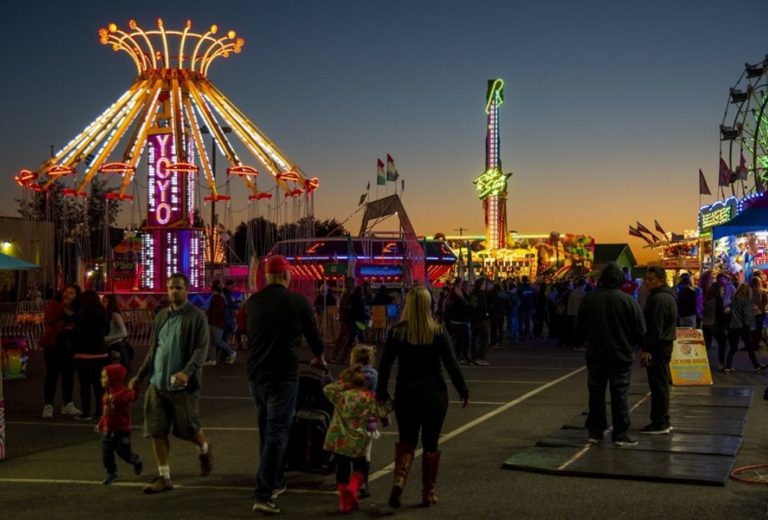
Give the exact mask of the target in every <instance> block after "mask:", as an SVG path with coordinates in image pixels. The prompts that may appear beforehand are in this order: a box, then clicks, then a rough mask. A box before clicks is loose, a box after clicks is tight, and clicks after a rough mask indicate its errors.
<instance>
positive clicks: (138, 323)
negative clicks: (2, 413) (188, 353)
mask: <svg viewBox="0 0 768 520" xmlns="http://www.w3.org/2000/svg"><path fill="white" fill-rule="evenodd" d="M47 305H48V302H46V301H43V300H40V301H25V302H15V303H0V336H3V337H8V336H22V337H25V338H27V341H28V345H29V348H30V349H32V350H34V349H37V348H39V342H40V338H41V337H42V335H43V329H44V328H45V319H44V318H45V308H46V307H47ZM377 307H379V306H373V307H371V308H370V309H369V311H370V315H371V316H372V317H375V318H374V319H372V322H371V323H369V328H368V330H367V331H366V336H367V340H369V341H372V342H374V343H383V341H384V340H385V339H386V337H387V332H388V331H389V328H390V327H391V326H392V324H393V323H394V322H395V321H396V317H397V309H393V308H391V307H390V308H389V309H387V308H386V306H381V308H379V309H377ZM317 311H318V316H317V318H318V325H319V327H320V332H321V334H322V337H323V340H324V343H325V344H326V345H331V344H335V343H336V342H337V341H338V339H339V334H340V333H341V323H340V316H339V309H338V307H326V308H325V309H317ZM121 314H122V315H123V321H125V327H126V328H127V329H128V341H130V343H131V345H133V346H134V347H144V346H147V345H148V343H149V337H150V334H151V333H152V323H153V320H154V316H155V315H154V312H153V311H152V310H149V309H124V310H121Z"/></svg>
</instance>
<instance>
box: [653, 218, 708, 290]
mask: <svg viewBox="0 0 768 520" xmlns="http://www.w3.org/2000/svg"><path fill="white" fill-rule="evenodd" d="M700 245H701V242H700V238H699V233H698V232H696V231H686V232H685V233H684V234H683V235H677V234H675V233H672V235H671V239H670V240H667V241H663V242H657V243H653V244H651V245H648V246H645V247H647V248H651V249H653V250H654V251H655V252H656V253H657V254H658V255H659V256H660V257H661V262H660V264H659V265H660V267H662V268H663V269H664V271H665V273H666V275H667V284H668V285H670V286H672V285H675V284H676V283H677V281H678V280H679V279H680V276H681V275H683V274H690V275H691V276H692V277H693V279H694V280H698V279H699V275H700V271H701V258H700Z"/></svg>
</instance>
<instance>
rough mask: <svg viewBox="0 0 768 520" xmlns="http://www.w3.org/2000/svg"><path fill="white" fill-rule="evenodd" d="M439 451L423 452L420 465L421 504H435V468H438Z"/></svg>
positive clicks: (423, 505)
mask: <svg viewBox="0 0 768 520" xmlns="http://www.w3.org/2000/svg"><path fill="white" fill-rule="evenodd" d="M441 453H442V452H441V451H439V450H438V451H432V452H426V451H425V452H424V454H423V455H422V457H423V459H422V465H421V506H422V507H429V506H433V505H435V504H437V495H435V483H436V481H437V470H438V469H439V468H440V455H441Z"/></svg>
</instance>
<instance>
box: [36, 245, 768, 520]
mask: <svg viewBox="0 0 768 520" xmlns="http://www.w3.org/2000/svg"><path fill="white" fill-rule="evenodd" d="M264 267H265V272H266V279H267V285H266V286H265V287H264V288H263V289H262V290H260V291H258V292H256V293H254V294H253V295H251V296H250V297H249V298H248V299H247V301H246V302H245V303H244V304H238V302H236V301H235V300H234V298H233V293H232V285H233V284H232V283H230V282H227V283H225V284H224V285H223V286H222V285H221V284H220V283H214V285H213V287H212V296H211V300H210V304H209V306H208V309H207V311H206V312H204V311H202V310H200V309H198V308H197V307H195V306H194V305H192V304H191V303H189V301H188V290H189V282H188V280H187V278H186V277H185V276H184V275H182V274H174V275H172V276H171V277H170V278H169V280H168V286H167V294H168V302H169V305H168V306H167V307H165V308H163V309H160V310H159V311H158V312H157V314H156V316H155V318H154V323H153V329H152V335H151V338H150V344H149V351H148V352H147V355H146V357H145V358H144V360H143V362H142V363H141V364H140V366H139V368H138V369H137V371H136V373H135V375H133V377H131V378H130V381H128V382H127V384H126V378H127V377H128V374H129V373H130V372H131V360H132V348H131V346H130V344H129V343H128V341H127V337H128V334H127V330H126V326H125V322H124V320H123V319H122V316H121V312H120V309H119V306H118V305H117V301H116V299H115V297H114V295H106V296H104V298H102V299H100V298H99V296H98V294H97V293H96V292H95V291H91V290H87V291H80V289H79V287H77V286H75V285H68V286H66V287H65V288H64V290H63V291H60V292H59V293H58V294H57V295H56V297H55V298H54V299H53V300H52V301H51V302H50V304H49V306H48V309H47V310H46V313H45V332H44V334H43V337H42V338H41V345H42V346H43V347H44V349H45V352H44V353H45V363H46V378H45V384H44V408H43V417H44V418H50V417H52V416H53V413H54V408H53V404H54V400H55V394H56V390H57V387H58V385H59V380H60V381H61V388H62V394H63V395H62V403H63V406H62V408H61V413H62V414H65V415H73V416H74V417H75V419H78V420H94V419H95V420H96V426H95V428H94V429H95V430H96V431H97V432H99V433H100V434H101V435H102V461H103V465H104V468H105V471H106V477H105V479H104V483H105V484H110V483H112V482H113V481H114V480H115V479H117V465H116V460H115V454H117V455H118V456H119V457H121V458H122V459H123V460H124V461H126V462H127V463H128V464H129V465H130V466H131V467H132V470H133V472H134V474H136V475H138V474H140V473H141V472H142V471H143V469H144V463H143V461H142V460H141V458H140V457H139V456H138V455H136V454H135V453H134V452H133V451H132V449H131V435H130V431H131V406H132V403H134V402H136V401H137V400H138V399H139V392H140V391H141V393H142V394H143V419H144V435H145V437H147V438H149V439H150V441H151V446H152V450H153V453H154V456H155V461H156V463H157V476H156V477H154V478H153V480H152V481H151V482H150V483H149V484H147V485H146V486H145V487H144V492H145V493H162V492H165V491H169V490H172V489H173V488H174V485H173V482H172V480H171V471H170V446H171V445H170V437H171V436H175V437H177V438H179V439H182V440H185V441H188V442H190V443H192V444H193V445H195V446H196V448H197V450H198V458H199V462H200V472H201V475H202V476H206V475H208V474H210V473H211V471H212V470H213V460H214V453H213V447H212V445H211V442H210V441H209V440H208V438H207V437H206V435H205V433H204V430H203V426H202V421H201V418H200V413H199V399H200V391H201V386H202V370H203V367H204V366H205V365H210V364H213V363H212V361H217V360H222V361H223V363H224V364H227V365H231V364H234V361H235V357H236V355H237V353H236V351H235V350H234V349H232V347H231V346H230V344H231V341H232V340H233V339H235V340H237V342H238V343H242V345H241V347H242V348H247V350H248V360H247V364H246V365H247V369H246V378H247V380H248V384H249V389H250V393H251V395H252V398H253V401H254V404H255V407H256V410H257V420H258V425H259V467H258V471H257V474H256V489H255V491H254V495H253V510H254V511H260V512H263V513H268V514H274V513H279V512H280V508H279V507H278V505H277V503H276V500H277V499H278V497H280V496H281V495H282V493H283V492H284V491H285V490H286V485H285V481H284V471H285V460H286V459H285V457H286V447H287V444H288V439H289V434H290V430H291V427H292V424H293V418H294V413H295V410H296V405H297V395H298V392H299V376H298V374H299V365H300V361H299V359H300V352H301V349H302V343H303V342H304V341H305V342H306V344H307V345H308V346H309V349H310V350H311V352H312V355H313V357H312V360H311V361H310V365H311V366H314V367H316V368H317V369H319V370H322V371H326V372H327V371H328V365H327V363H326V361H325V356H324V345H323V342H322V340H321V336H320V333H319V330H318V325H317V315H316V310H317V304H318V302H317V301H316V302H315V309H313V307H312V306H311V305H310V304H309V302H308V301H307V300H306V299H305V298H304V297H303V296H301V295H299V294H297V293H293V292H291V291H290V290H289V289H288V287H289V285H290V281H291V275H290V264H289V263H288V261H287V260H285V258H283V257H281V256H273V257H271V258H270V259H269V260H268V261H267V262H266V263H265V266H264ZM763 287H765V285H764V280H763V279H762V276H761V275H759V274H757V275H755V276H754V277H752V278H751V280H750V281H749V282H748V283H744V284H741V285H739V286H738V287H735V286H734V284H733V283H732V281H731V279H730V277H728V276H727V275H726V274H724V273H721V274H719V275H717V276H716V277H710V278H707V277H704V279H703V280H701V281H700V288H699V289H698V290H697V289H694V288H693V284H692V281H691V280H690V277H689V276H685V275H684V276H683V277H681V279H680V283H679V284H678V285H677V286H675V287H669V286H668V285H667V283H666V273H665V271H664V270H663V269H661V268H658V267H650V268H648V270H647V273H646V275H645V278H644V280H643V283H642V285H640V284H637V283H634V282H632V281H631V280H629V279H628V278H627V276H626V274H625V273H624V272H623V271H622V270H621V269H619V267H618V266H617V265H616V264H615V263H610V264H608V266H606V267H605V268H604V269H603V270H602V272H601V275H600V278H599V279H598V280H587V279H585V278H578V279H574V280H566V281H559V282H557V283H554V284H547V283H545V282H540V281H539V282H536V283H531V282H530V280H528V279H527V278H526V277H523V278H522V279H521V280H519V281H513V280H506V281H502V282H492V281H490V280H486V279H483V278H481V279H478V280H477V281H475V282H474V283H473V284H472V287H471V288H470V284H469V283H468V282H466V281H463V280H456V281H455V282H452V283H448V284H447V285H446V286H445V287H444V288H443V289H442V290H441V291H440V293H439V294H438V295H437V296H436V297H433V293H432V291H430V290H429V289H428V288H426V287H424V286H421V285H418V284H417V285H415V286H414V287H412V288H411V289H410V290H409V291H408V292H407V294H406V296H405V302H404V305H403V308H402V314H401V317H400V319H399V321H398V322H397V323H396V324H395V325H394V326H393V327H392V328H391V330H390V331H389V333H388V336H387V340H386V342H385V344H384V348H383V352H382V354H381V359H380V364H379V369H378V372H377V370H376V368H375V359H376V356H375V347H374V346H372V345H368V344H366V343H367V342H366V336H365V334H364V332H365V330H366V328H367V325H368V320H369V309H370V305H372V304H377V305H390V304H391V303H392V297H391V296H390V295H389V293H388V292H387V291H386V287H382V288H381V289H380V290H379V291H377V293H376V294H373V293H371V291H370V286H368V287H364V286H357V285H356V284H355V283H354V280H352V281H349V282H347V287H346V290H345V292H344V294H343V295H342V297H341V298H340V302H339V305H340V306H341V308H342V311H341V313H340V316H341V320H342V321H343V322H344V323H345V326H346V329H347V333H346V335H345V336H344V337H343V341H341V342H340V343H339V344H337V349H336V353H335V354H336V357H337V358H339V359H340V360H341V361H342V362H343V364H345V365H346V368H345V369H344V370H342V371H341V373H340V374H339V376H338V378H336V379H335V380H334V379H333V378H329V380H330V382H329V383H328V384H327V385H326V386H325V387H324V389H323V392H324V394H325V395H326V397H327V398H328V399H329V400H330V401H331V402H332V404H333V407H334V413H333V417H332V419H331V422H330V426H329V428H328V431H327V434H326V437H325V442H324V445H323V447H324V449H325V450H327V451H328V452H331V453H333V454H334V459H335V465H336V486H337V493H338V505H337V510H338V512H341V513H347V512H350V511H353V510H355V509H357V508H359V500H360V499H361V498H365V497H367V496H370V493H371V490H370V487H369V485H368V475H369V472H370V458H371V448H372V441H373V440H374V439H376V438H378V432H379V429H380V428H381V427H383V426H386V425H388V423H389V414H390V413H392V412H394V415H395V417H396V418H397V425H398V430H399V440H398V442H397V443H396V444H395V456H394V459H395V460H394V477H393V485H392V487H391V490H390V495H389V500H388V502H389V504H390V506H392V507H393V508H398V507H400V506H401V496H402V492H403V488H404V486H405V484H406V481H407V478H408V475H409V473H410V468H411V466H412V464H413V461H414V458H415V455H416V448H417V446H418V444H419V441H421V445H422V448H423V454H422V501H421V505H422V506H424V507H429V506H432V505H435V504H436V503H437V495H436V492H435V488H436V480H437V474H438V469H439V466H440V460H441V451H440V449H439V438H440V433H441V430H442V426H443V421H444V419H445V416H446V412H447V408H448V389H447V385H446V383H445V380H444V378H443V370H445V371H447V373H448V375H449V377H450V381H451V382H452V383H453V386H454V387H455V389H456V391H457V392H458V394H459V396H460V398H461V399H462V401H463V403H464V406H466V405H467V404H468V402H469V389H468V387H467V385H466V383H465V381H464V378H463V376H462V373H461V369H460V365H461V364H465V365H466V364H473V365H476V366H486V365H488V364H489V363H488V361H487V360H486V356H487V353H488V349H489V348H491V347H493V346H496V345H498V344H500V343H501V342H502V341H504V340H505V338H506V340H508V341H510V342H513V343H514V342H517V341H523V340H527V339H531V338H540V337H542V335H543V334H544V327H545V326H546V327H547V332H548V333H549V336H550V337H551V338H555V339H557V340H558V343H559V344H560V345H563V346H569V347H573V348H576V349H579V350H585V357H586V362H587V369H588V391H589V414H588V417H587V421H586V427H587V431H588V441H589V442H590V443H600V442H602V441H603V438H604V435H605V434H606V432H610V434H611V437H612V441H613V443H614V445H616V446H618V447H627V446H633V445H635V444H637V441H636V440H634V439H632V438H631V437H630V436H629V427H630V419H629V405H628V391H629V385H630V377H631V368H632V364H633V361H634V350H635V349H636V348H637V347H639V349H640V355H639V359H640V363H641V365H642V366H643V367H644V368H645V369H646V373H647V378H648V385H649V388H650V390H651V399H650V403H651V411H650V423H649V424H648V425H646V426H645V427H643V428H641V429H640V433H643V434H655V435H663V434H668V433H669V432H670V431H671V430H672V424H671V419H670V414H669V397H670V391H669V390H670V369H669V363H670V358H671V354H672V345H673V342H674V340H675V334H676V327H680V326H682V327H686V326H691V327H697V326H701V327H702V328H703V330H704V334H705V340H706V344H707V348H710V347H711V345H712V342H713V341H715V342H717V346H718V358H719V360H720V367H719V368H720V370H721V371H723V372H724V373H726V374H730V373H732V372H733V367H732V366H733V359H734V356H735V354H736V352H737V350H738V345H739V342H743V343H744V345H745V347H746V350H747V352H748V355H749V356H750V359H751V360H752V362H753V365H754V370H755V371H756V372H760V371H762V370H764V369H765V368H766V367H765V366H764V365H760V364H759V363H758V362H757V358H756V356H755V353H754V350H755V348H756V347H757V346H758V345H759V342H760V341H761V338H762V322H763V320H764V319H765V312H766V306H767V305H768V295H767V294H766V291H765V289H763ZM323 296H324V298H327V296H325V295H323ZM320 303H321V304H322V305H327V303H328V302H327V300H325V301H321V302H320ZM238 336H240V337H239V338H238ZM395 362H397V364H398V370H397V377H396V383H395V391H394V395H390V391H389V379H390V377H391V374H392V367H393V365H394V363H395ZM75 374H77V376H78V379H79V387H80V403H79V406H80V408H78V407H77V406H76V405H75V404H74V400H73V391H74V375H75ZM606 387H608V388H609V389H610V393H611V412H612V418H613V424H612V426H611V428H608V425H607V422H606V405H605V391H606Z"/></svg>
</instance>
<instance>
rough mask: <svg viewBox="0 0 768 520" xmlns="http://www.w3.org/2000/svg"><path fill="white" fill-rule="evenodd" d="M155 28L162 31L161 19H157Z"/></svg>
mask: <svg viewBox="0 0 768 520" xmlns="http://www.w3.org/2000/svg"><path fill="white" fill-rule="evenodd" d="M157 28H158V29H162V28H163V19H162V18H158V19H157Z"/></svg>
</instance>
